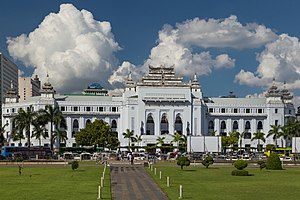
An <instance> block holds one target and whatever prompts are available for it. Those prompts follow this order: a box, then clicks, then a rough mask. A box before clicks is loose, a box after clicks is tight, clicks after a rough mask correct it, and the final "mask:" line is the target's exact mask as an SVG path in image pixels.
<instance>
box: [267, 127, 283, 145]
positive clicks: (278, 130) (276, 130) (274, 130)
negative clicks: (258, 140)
mask: <svg viewBox="0 0 300 200" xmlns="http://www.w3.org/2000/svg"><path fill="white" fill-rule="evenodd" d="M271 135H273V140H274V143H275V147H277V139H278V138H280V136H282V132H281V126H280V125H271V130H269V133H268V135H267V137H270V136H271Z"/></svg>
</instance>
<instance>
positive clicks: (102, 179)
mask: <svg viewBox="0 0 300 200" xmlns="http://www.w3.org/2000/svg"><path fill="white" fill-rule="evenodd" d="M103 183H104V178H103V177H101V187H103V186H104V185H103Z"/></svg>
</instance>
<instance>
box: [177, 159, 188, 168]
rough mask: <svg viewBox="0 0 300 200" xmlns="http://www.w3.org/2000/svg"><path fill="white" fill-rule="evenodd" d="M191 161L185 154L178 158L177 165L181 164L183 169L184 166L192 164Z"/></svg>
mask: <svg viewBox="0 0 300 200" xmlns="http://www.w3.org/2000/svg"><path fill="white" fill-rule="evenodd" d="M190 164H191V161H190V160H189V159H188V158H187V157H185V156H180V157H179V158H178V160H177V165H180V167H181V169H183V166H190Z"/></svg>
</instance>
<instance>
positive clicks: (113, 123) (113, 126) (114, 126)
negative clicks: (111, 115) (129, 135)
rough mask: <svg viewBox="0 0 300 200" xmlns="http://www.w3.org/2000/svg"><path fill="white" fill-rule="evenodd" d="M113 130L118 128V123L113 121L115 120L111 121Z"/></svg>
mask: <svg viewBox="0 0 300 200" xmlns="http://www.w3.org/2000/svg"><path fill="white" fill-rule="evenodd" d="M111 128H112V129H116V128H117V121H116V120H115V119H113V120H112V121H111Z"/></svg>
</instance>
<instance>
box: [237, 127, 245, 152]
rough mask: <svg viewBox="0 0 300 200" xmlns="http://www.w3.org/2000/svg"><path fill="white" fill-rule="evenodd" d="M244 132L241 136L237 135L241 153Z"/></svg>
mask: <svg viewBox="0 0 300 200" xmlns="http://www.w3.org/2000/svg"><path fill="white" fill-rule="evenodd" d="M245 134H246V132H245V131H244V132H242V133H241V134H239V140H240V151H241V153H242V143H243V138H244V136H245Z"/></svg>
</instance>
